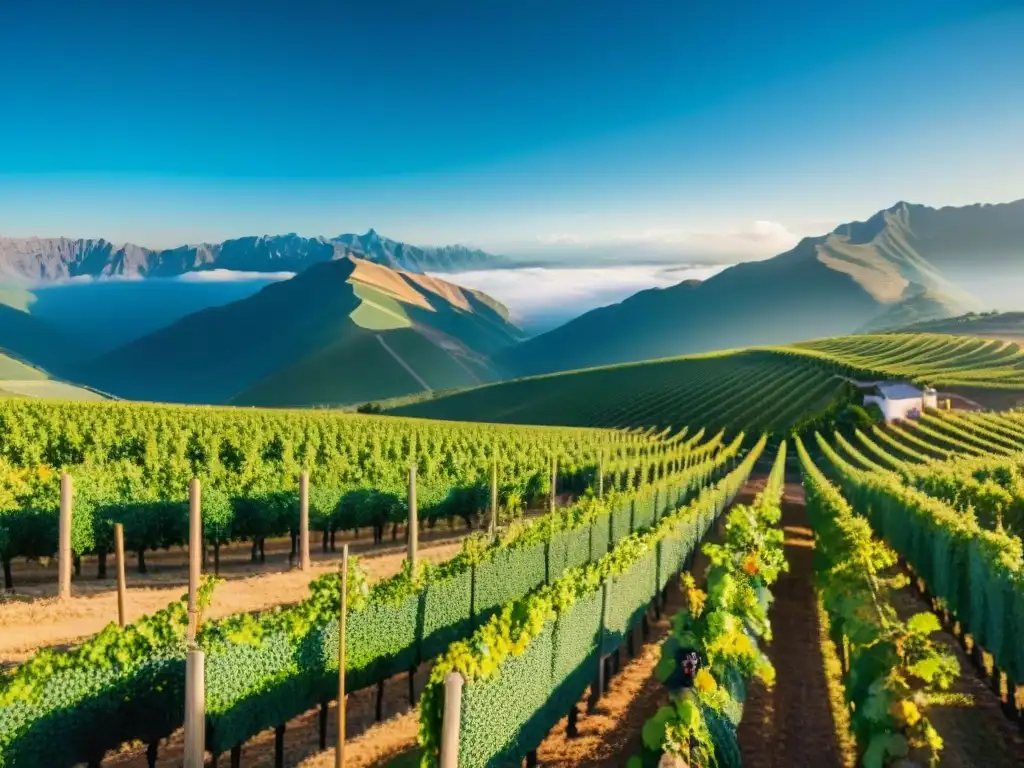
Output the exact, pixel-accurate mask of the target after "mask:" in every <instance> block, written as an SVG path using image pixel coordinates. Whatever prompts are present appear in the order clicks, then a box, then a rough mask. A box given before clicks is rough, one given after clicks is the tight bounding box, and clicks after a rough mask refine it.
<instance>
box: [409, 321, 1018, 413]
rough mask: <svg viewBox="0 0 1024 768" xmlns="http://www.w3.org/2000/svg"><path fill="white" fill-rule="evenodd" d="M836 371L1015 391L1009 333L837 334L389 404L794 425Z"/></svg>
mask: <svg viewBox="0 0 1024 768" xmlns="http://www.w3.org/2000/svg"><path fill="white" fill-rule="evenodd" d="M847 379H850V380H857V381H871V380H877V379H899V380H909V381H913V382H916V383H920V384H930V385H933V386H938V387H941V388H942V389H943V390H944V391H945V390H949V391H950V392H952V393H959V392H963V393H967V394H968V395H969V396H970V397H971V398H974V399H976V400H979V401H981V402H982V403H985V402H986V398H992V399H993V400H995V401H998V402H1000V403H1003V402H1005V401H1007V400H1010V401H1013V400H1015V399H1016V398H1018V397H1019V398H1020V399H1022V400H1024V351H1022V350H1021V348H1020V347H1019V346H1018V345H1017V344H1014V343H1008V342H1005V341H1001V340H992V339H974V338H969V337H957V336H947V335H937V334H884V335H863V336H842V337H837V338H832V339H824V340H821V341H814V342H807V343H803V344H795V345H792V346H788V347H754V348H750V349H744V350H735V351H727V352H719V353H714V354H708V355H695V356H689V357H679V358H670V359H664V360H654V361H650V362H645V363H634V364H628V365H618V366H607V367H602V368H589V369H586V370H582V371H572V372H569V373H562V374H551V375H547V376H536V377H530V378H526V379H517V380H515V381H510V382H503V383H499V384H493V385H488V386H484V387H476V388H473V389H469V390H465V391H462V392H457V393H454V394H450V395H447V396H444V397H436V398H433V399H427V400H422V401H420V402H416V403H412V404H404V405H401V406H398V407H396V408H394V409H393V410H392V411H391V412H392V413H394V414H396V415H405V416H420V417H426V418H438V419H458V420H467V421H473V420H479V421H493V422H501V423H530V424H564V425H573V426H602V427H623V426H640V425H657V426H659V427H663V426H669V425H684V424H700V425H702V426H706V427H708V428H709V429H715V430H717V429H727V430H741V429H745V430H747V431H748V432H750V431H766V432H788V431H797V430H800V429H803V428H805V427H806V426H808V425H811V424H814V423H816V422H820V423H825V422H826V421H827V420H828V418H829V412H830V411H832V412H833V413H834V412H836V411H838V410H839V409H840V407H841V406H842V405H843V404H844V402H846V401H850V400H852V399H854V397H855V395H854V394H853V393H852V392H851V391H850V388H849V387H847V386H846V385H847V384H848V381H846V380H847Z"/></svg>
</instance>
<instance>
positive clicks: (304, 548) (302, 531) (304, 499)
mask: <svg viewBox="0 0 1024 768" xmlns="http://www.w3.org/2000/svg"><path fill="white" fill-rule="evenodd" d="M309 567H310V561H309V472H303V473H302V474H301V475H299V570H300V571H308V570H309Z"/></svg>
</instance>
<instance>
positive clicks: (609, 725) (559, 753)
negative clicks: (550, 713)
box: [537, 477, 765, 768]
mask: <svg viewBox="0 0 1024 768" xmlns="http://www.w3.org/2000/svg"><path fill="white" fill-rule="evenodd" d="M764 482H765V478H764V477H757V478H752V479H751V480H750V481H749V482H748V483H747V485H746V486H745V487H744V489H743V490H742V491H741V492H740V494H739V495H738V496H737V498H736V503H737V504H745V503H749V502H750V501H752V500H753V498H754V497H755V496H756V495H757V493H758V492H759V491H760V490H761V489H762V488H763V487H764ZM724 524H725V516H724V515H723V516H722V517H721V518H719V521H718V526H717V528H716V530H715V531H714V532H713V533H712V534H711V536H710V537H709V540H710V541H720V540H721V536H722V530H723V527H724ZM706 569H707V558H706V557H705V556H704V554H703V553H700V552H698V554H697V557H696V558H695V559H694V564H693V568H692V569H691V572H692V573H693V574H694V576H695V577H696V578H697V579H698V580H701V579H703V576H704V571H705V570H706ZM682 607H683V603H682V595H681V593H680V590H679V580H678V579H673V580H672V582H671V583H670V585H669V591H668V604H667V606H666V609H665V611H664V613H663V614H662V618H661V619H660V620H659V621H656V622H652V623H651V631H650V635H649V637H648V640H647V641H646V642H645V644H644V645H643V647H642V648H641V649H640V650H639V653H638V654H637V655H636V656H635V657H634V658H632V659H628V661H627V657H626V649H625V648H622V650H621V653H622V656H623V666H622V669H621V671H620V672H619V674H617V675H615V676H614V677H613V678H612V679H611V680H610V682H609V686H608V692H607V693H606V694H605V696H604V698H602V699H601V701H600V702H599V704H598V706H597V710H596V711H595V712H594V713H593V714H590V715H583V716H581V717H580V718H579V721H578V724H577V727H578V731H579V735H578V736H577V737H576V738H574V739H570V738H568V737H567V736H566V725H567V722H568V718H562V720H561V721H560V722H559V723H558V724H557V725H556V726H555V727H554V728H552V729H551V733H549V734H548V737H547V739H545V741H544V743H543V744H541V746H540V749H538V750H537V758H538V760H539V762H540V764H541V765H543V766H545V767H547V766H551V767H552V768H556V767H557V768H583V767H584V766H586V767H587V768H592V767H593V768H622V766H624V765H625V764H626V762H627V761H628V760H629V758H630V757H631V756H632V755H634V754H638V753H639V752H640V748H641V732H642V730H643V727H644V723H646V722H647V720H648V719H650V717H651V716H652V715H653V714H654V713H655V712H657V711H658V708H659V707H661V706H662V705H664V704H665V703H667V701H668V694H667V692H666V690H665V687H664V686H663V685H662V684H661V683H659V682H658V680H657V678H656V677H655V676H654V668H655V667H656V666H657V664H658V659H660V658H661V644H662V642H663V641H664V640H665V638H666V637H668V635H669V632H670V631H671V617H672V616H673V615H674V614H675V613H677V612H678V611H679V610H680V609H681V608H682ZM584 702H585V699H584ZM580 707H581V709H580V711H581V712H586V709H585V704H584V703H581V705H580Z"/></svg>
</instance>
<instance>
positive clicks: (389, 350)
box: [75, 258, 521, 406]
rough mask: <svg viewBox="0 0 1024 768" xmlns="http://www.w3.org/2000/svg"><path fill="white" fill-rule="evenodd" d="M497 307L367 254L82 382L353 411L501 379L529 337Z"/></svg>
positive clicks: (161, 397)
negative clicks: (508, 354) (503, 363)
mask: <svg viewBox="0 0 1024 768" xmlns="http://www.w3.org/2000/svg"><path fill="white" fill-rule="evenodd" d="M499 308H500V305H497V303H496V302H493V300H490V299H486V297H483V298H481V296H480V295H479V294H476V293H475V292H473V291H468V290H465V289H462V288H459V287H458V286H455V285H452V284H450V283H446V282H444V281H441V280H437V279H434V278H430V277H427V276H425V275H416V274H410V273H405V272H401V271H396V270H391V269H388V268H387V267H383V266H380V265H377V264H373V263H371V262H367V261H362V260H360V259H353V258H346V259H339V260H337V261H332V262H328V263H324V264H319V265H316V266H314V267H311V268H310V269H308V270H306V271H305V272H303V273H302V274H300V275H299V276H297V277H295V278H292V279H291V280H287V281H284V282H280V283H274V284H272V285H268V286H267V287H265V288H263V289H262V290H261V291H259V292H258V293H256V294H254V295H252V296H249V297H247V298H244V299H242V300H240V301H236V302H232V303H230V304H227V305H224V306H221V307H214V308H211V309H207V310H204V311H202V312H197V313H195V314H192V315H189V316H188V317H185V318H183V319H182V320H180V321H178V322H176V323H174V324H172V325H170V326H168V327H166V328H164V329H162V330H160V331H158V332H156V333H153V334H149V335H147V336H144V337H143V338H141V339H137V340H136V341H134V342H132V343H130V344H128V345H125V346H124V347H121V348H119V349H117V350H115V351H114V352H112V353H110V354H108V355H104V356H103V357H100V358H97V359H94V360H92V361H89V362H88V363H87V364H85V365H83V366H81V367H80V368H78V369H77V370H76V371H75V379H76V380H79V381H83V382H85V383H88V384H89V385H91V386H95V387H96V388H98V389H101V390H103V391H107V392H111V393H113V394H116V395H118V396H120V397H124V398H127V399H133V400H150V401H168V402H179V403H233V404H238V405H261V406H300V405H345V404H351V403H356V402H360V401H364V400H367V399H379V398H387V397H396V396H401V395H408V394H413V393H416V392H420V391H424V390H434V389H449V388H459V387H467V386H473V385H477V384H480V383H481V382H486V381H493V380H495V379H497V378H498V376H497V373H496V371H495V370H494V369H493V368H492V366H491V363H490V356H491V355H492V354H493V353H494V352H496V351H497V350H499V349H501V348H502V347H505V346H508V345H510V344H513V343H515V342H517V341H518V340H519V339H520V338H521V336H520V332H519V331H518V329H517V328H516V327H515V326H513V325H511V324H510V323H509V322H508V321H507V320H506V319H505V317H504V315H503V312H502V310H503V308H500V309H499Z"/></svg>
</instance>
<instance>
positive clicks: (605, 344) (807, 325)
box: [497, 200, 1024, 376]
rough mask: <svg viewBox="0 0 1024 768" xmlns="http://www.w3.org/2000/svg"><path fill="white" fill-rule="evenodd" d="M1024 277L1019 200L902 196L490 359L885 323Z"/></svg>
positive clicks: (576, 361)
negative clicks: (921, 201) (965, 201)
mask: <svg viewBox="0 0 1024 768" xmlns="http://www.w3.org/2000/svg"><path fill="white" fill-rule="evenodd" d="M967 286H971V287H972V288H973V289H974V291H973V292H972V291H971V290H968V289H967ZM1022 287H1024V200H1019V201H1017V202H1013V203H1007V204H1000V205H975V206H968V207H966V208H941V209H935V208H929V207H927V206H923V205H912V204H909V203H905V202H901V203H898V204H896V205H894V206H893V207H891V208H889V209H886V210H884V211H879V212H878V213H876V214H875V215H874V216H872V217H871V218H869V219H868V220H867V221H860V222H852V223H850V224H843V225H841V226H839V227H837V228H836V229H835V230H833V231H832V232H830V233H829V234H827V235H822V236H820V237H807V238H804V239H803V240H801V241H800V242H799V243H798V244H797V245H796V246H795V247H794V248H793V249H792V250H790V251H787V252H786V253H782V254H780V255H778V256H776V257H774V258H771V259H767V260H765V261H758V262H749V263H745V264H739V265H737V266H734V267H731V268H729V269H726V270H724V271H722V272H720V273H719V274H717V275H715V276H714V277H712V278H710V279H708V280H706V281H704V282H701V283H694V282H687V283H680V284H678V285H675V286H672V287H669V288H661V289H651V290H647V291H641V292H640V293H637V294H635V295H633V296H631V297H630V298H628V299H626V300H625V301H623V302H620V303H618V304H613V305H611V306H607V307H602V308H599V309H595V310H592V311H590V312H587V313H586V314H584V315H581V316H580V317H578V318H576V319H575V320H572V321H571V322H569V323H566V324H565V325H562V326H561V327H559V328H556V329H554V330H552V331H549V332H547V333H544V334H542V335H540V336H536V337H534V338H532V339H529V340H528V341H526V342H524V343H522V344H519V345H517V346H515V347H509V348H507V349H506V350H504V351H502V352H501V353H499V355H498V357H497V362H498V363H499V365H501V366H502V367H503V368H505V369H506V370H507V371H508V372H509V373H510V374H511V375H515V376H524V375H532V374H539V373H550V372H554V371H565V370H572V369H577V368H586V367H592V366H597V365H607V364H612V363H622V362H634V361H639V360H647V359H652V358H659V357H669V356H674V355H682V354H689V353H695V352H707V351H712V350H716V349H730V348H735V347H741V346H749V345H760V344H785V343H789V342H794V341H800V340H805V339H810V338H818V337H823V336H833V335H841V334H847V333H853V332H867V331H879V330H887V329H894V328H898V327H901V326H905V325H909V324H911V323H915V322H921V321H926V320H933V319H938V318H944V317H952V316H954V315H958V314H961V313H963V312H966V311H970V310H977V309H980V308H984V307H987V306H995V305H997V304H998V303H1005V302H1010V301H1014V296H1017V297H1019V296H1021V295H1022V291H1021V288H1022ZM996 288H998V289H996ZM1016 301H1018V302H1021V303H1024V300H1022V299H1020V298H1017V299H1016Z"/></svg>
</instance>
